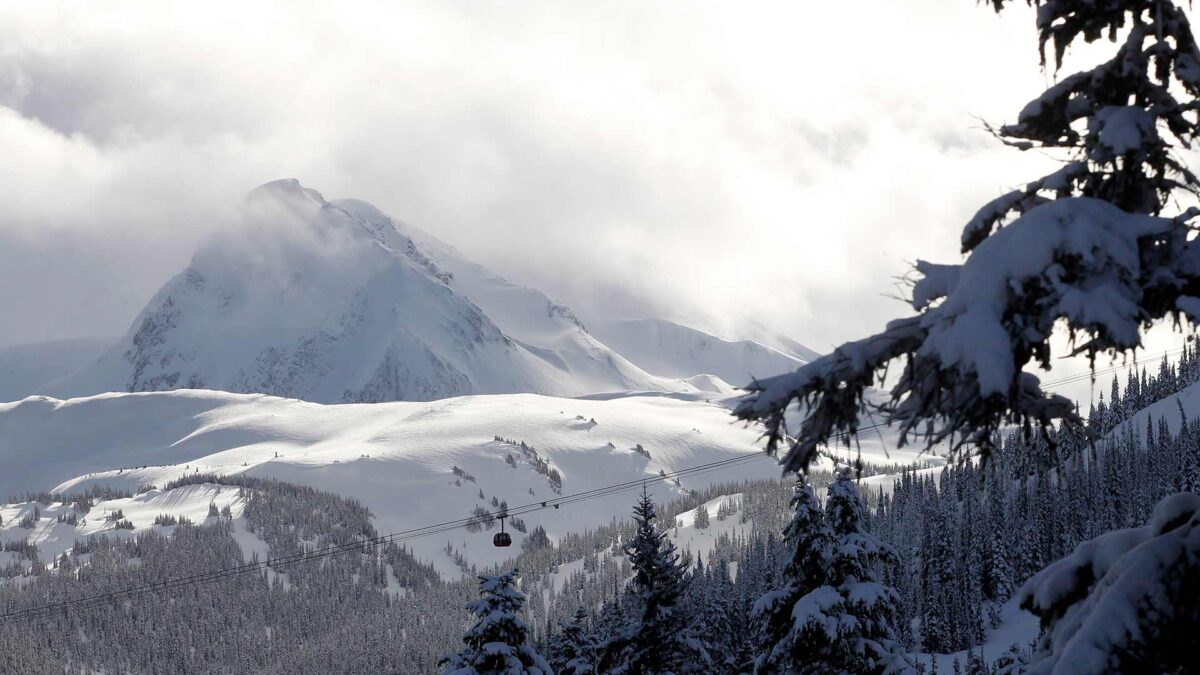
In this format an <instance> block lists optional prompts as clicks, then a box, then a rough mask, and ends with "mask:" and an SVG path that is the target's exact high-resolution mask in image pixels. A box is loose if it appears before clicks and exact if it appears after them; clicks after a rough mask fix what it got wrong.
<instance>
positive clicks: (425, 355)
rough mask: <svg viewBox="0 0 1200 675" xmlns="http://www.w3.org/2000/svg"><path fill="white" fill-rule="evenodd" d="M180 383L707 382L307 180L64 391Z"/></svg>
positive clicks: (540, 389)
mask: <svg viewBox="0 0 1200 675" xmlns="http://www.w3.org/2000/svg"><path fill="white" fill-rule="evenodd" d="M177 388H205V389H219V390H224V391H232V392H261V393H268V394H273V395H278V396H286V397H293V398H301V399H305V400H310V401H319V402H329V403H333V402H376V401H392V400H432V399H437V398H444V397H448V396H458V395H464V394H476V393H506V392H535V393H542V394H549V395H565V396H570V395H578V394H584V393H594V392H600V391H617V390H648V391H694V389H693V388H692V387H691V386H690V385H688V384H687V383H684V382H681V381H678V380H676V381H672V380H669V379H665V378H660V377H655V376H652V375H650V374H648V373H646V372H645V371H644V370H642V369H640V368H638V367H637V366H634V365H633V364H631V363H629V362H628V361H627V360H625V359H624V358H622V357H621V356H619V355H618V354H617V353H615V352H613V351H612V350H611V349H609V348H607V347H605V346H604V345H603V344H601V343H600V342H599V341H597V340H596V339H595V338H593V337H591V336H590V335H589V334H588V333H587V332H586V330H584V328H583V327H582V325H580V323H579V322H578V320H576V319H575V318H574V316H573V315H572V314H571V312H570V310H568V309H567V308H565V307H563V306H561V305H558V304H557V303H554V302H553V301H552V300H550V299H549V298H548V297H546V296H545V295H543V294H541V293H540V292H538V291H535V290H532V289H527V288H521V287H519V286H515V285H513V284H510V283H508V282H506V281H505V280H504V279H501V278H499V277H497V276H496V275H493V274H491V273H489V272H488V271H487V270H485V269H483V268H482V267H479V266H478V265H474V264H472V263H470V262H469V261H467V260H466V259H465V258H462V256H460V255H458V254H457V252H455V251H454V249H452V248H450V247H449V246H446V245H444V244H441V243H440V242H437V241H436V240H434V239H432V238H431V237H428V236H427V235H423V234H422V233H418V231H416V230H415V229H413V228H411V227H407V226H400V225H399V224H398V223H396V221H393V220H392V219H390V218H388V217H386V216H384V215H383V214H382V213H380V212H379V211H378V210H377V209H375V208H374V207H372V206H370V205H369V204H366V203H364V202H359V201H341V202H328V201H326V200H325V199H324V198H323V197H322V196H321V195H320V194H319V193H318V192H316V191H315V190H311V189H308V188H304V187H302V186H301V185H300V184H299V183H298V182H297V181H295V180H281V181H275V182H272V183H268V184H266V185H264V186H262V187H260V188H258V189H257V190H255V191H254V192H253V193H251V195H250V196H249V198H248V199H247V203H246V208H245V222H244V223H243V226H242V227H240V228H237V229H236V230H235V231H231V232H226V233H225V234H223V235H221V236H218V237H216V238H214V239H213V240H212V241H210V242H209V243H207V244H206V245H205V246H203V247H202V248H201V249H200V250H199V251H198V252H197V253H196V254H195V256H194V257H193V259H192V261H191V264H190V265H189V266H188V267H187V269H185V270H184V271H183V272H181V273H180V274H178V275H177V276H176V277H174V278H173V279H171V280H170V281H169V282H167V284H166V285H165V286H164V287H163V288H162V289H161V290H160V291H159V292H158V293H157V294H156V295H155V296H154V298H153V299H152V300H151V301H150V303H149V304H148V305H147V306H146V308H145V309H144V310H143V311H142V313H141V315H140V316H138V317H137V319H136V320H135V321H134V322H133V325H132V326H131V327H130V329H129V331H128V332H127V334H126V335H125V336H124V337H123V338H122V339H121V341H120V342H119V343H118V344H116V345H115V346H114V347H112V348H111V349H110V350H109V351H108V352H106V353H105V354H104V355H103V356H102V357H101V358H100V359H99V360H98V361H97V362H95V363H93V364H91V365H90V366H88V367H86V368H84V369H82V370H81V371H79V372H77V373H75V374H72V375H70V376H67V377H65V378H63V379H61V380H58V381H57V382H55V383H53V384H52V385H50V386H48V387H45V389H46V391H47V393H50V394H54V395H60V396H76V395H88V394H96V393H100V392H105V391H155V390H169V389H177Z"/></svg>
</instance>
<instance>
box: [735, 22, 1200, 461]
mask: <svg viewBox="0 0 1200 675" xmlns="http://www.w3.org/2000/svg"><path fill="white" fill-rule="evenodd" d="M991 4H993V5H994V6H995V8H996V9H997V11H999V10H1001V9H1002V8H1003V7H1004V6H1005V0H992V3H991ZM1032 4H1035V5H1037V7H1038V11H1037V28H1038V31H1039V34H1040V40H1041V44H1042V47H1043V49H1045V48H1046V47H1047V46H1051V47H1052V48H1053V52H1054V56H1055V65H1056V67H1060V66H1061V62H1062V57H1063V54H1064V53H1065V52H1066V50H1067V48H1068V46H1070V45H1071V44H1073V43H1074V42H1076V41H1077V40H1086V41H1089V42H1090V41H1095V40H1097V39H1099V38H1101V37H1105V36H1107V37H1108V38H1109V39H1110V40H1113V41H1114V42H1116V41H1120V44H1119V46H1118V48H1117V53H1116V54H1115V55H1114V56H1113V58H1112V59H1110V60H1109V61H1105V62H1103V63H1101V64H1099V65H1097V66H1096V67H1094V68H1092V69H1090V70H1086V71H1083V72H1079V73H1075V74H1073V75H1070V76H1067V77H1063V78H1060V79H1059V80H1058V82H1057V83H1056V84H1054V85H1053V86H1051V87H1050V88H1049V89H1048V90H1047V91H1046V92H1045V93H1044V94H1043V95H1041V96H1039V97H1038V98H1037V99H1035V100H1034V101H1032V102H1030V103H1029V104H1028V105H1026V106H1025V107H1024V108H1023V109H1022V110H1021V112H1020V114H1019V115H1018V117H1017V121H1016V122H1015V123H1013V124H1009V125H1005V126H1002V127H1000V128H999V129H998V130H997V131H996V133H997V134H998V135H999V136H1000V138H1001V139H1002V140H1004V141H1005V142H1006V143H1008V144H1010V145H1013V146H1015V147H1018V148H1021V149H1031V148H1039V149H1043V150H1048V151H1050V152H1051V154H1054V153H1057V154H1060V155H1062V159H1063V160H1064V162H1065V163H1064V166H1063V167H1062V168H1061V169H1059V170H1057V171H1055V172H1053V173H1051V174H1050V175H1047V176H1044V177H1042V178H1040V179H1037V180H1035V181H1033V182H1031V183H1029V184H1027V185H1026V186H1025V187H1024V188H1022V189H1019V190H1016V191H1013V192H1011V193H1008V194H1006V195H1003V196H1001V197H999V198H997V199H995V200H993V201H992V202H990V203H988V204H986V205H984V206H983V208H981V209H980V210H979V212H978V213H976V215H975V216H974V217H973V218H972V219H971V220H970V221H969V222H968V223H967V225H966V227H965V228H964V230H963V234H962V249H963V252H964V253H966V254H967V256H968V257H967V258H966V260H965V261H964V262H963V263H962V264H949V265H937V264H933V263H929V262H924V261H919V262H918V263H917V267H916V271H917V272H918V274H920V275H921V278H920V279H919V280H918V281H917V282H916V283H915V286H914V287H913V292H912V306H913V308H914V309H915V310H916V312H917V313H916V314H915V315H913V316H909V317H906V318H901V319H898V320H895V321H892V322H891V323H889V324H888V325H887V327H886V328H885V329H884V330H883V331H882V332H880V333H878V334H876V335H873V336H870V337H868V338H865V339H862V340H858V341H854V342H849V343H846V344H844V345H842V346H840V347H838V348H837V349H834V350H833V351H832V352H831V353H829V354H828V355H826V356H824V357H822V358H819V359H815V360H813V361H811V362H809V363H807V364H805V365H804V366H802V367H800V368H799V369H798V370H797V371H796V372H794V373H791V374H786V375H781V376H777V377H773V378H769V379H765V380H759V381H756V382H754V383H752V384H751V385H750V389H751V390H752V392H753V394H752V395H751V396H750V397H749V398H748V399H746V400H745V401H744V402H743V403H742V404H740V405H739V407H738V409H737V415H738V416H740V417H741V418H743V419H747V420H762V421H764V422H765V423H766V424H767V430H768V447H769V449H770V450H771V451H772V452H774V451H775V450H777V449H778V447H779V446H780V445H781V444H783V443H785V442H787V443H789V444H790V445H789V447H788V448H787V452H786V454H785V455H784V456H783V458H782V463H783V464H784V466H785V467H786V468H788V469H791V470H801V469H804V468H806V467H808V466H809V465H810V464H811V463H812V461H813V460H814V458H815V457H816V455H817V451H818V449H819V448H821V447H823V446H824V445H825V444H826V443H827V442H829V441H831V440H836V439H837V438H838V437H839V436H840V435H843V434H850V433H853V432H854V431H855V430H856V429H857V428H858V424H859V420H860V419H861V413H862V412H863V409H864V407H866V399H865V398H864V394H865V392H866V390H867V388H868V387H870V386H872V385H874V384H876V381H877V380H878V379H879V378H878V377H877V376H878V375H879V374H881V373H883V372H884V370H885V369H886V368H887V366H888V365H890V364H891V363H892V362H893V361H897V360H899V361H901V362H902V364H903V365H902V372H901V376H900V377H899V379H898V380H897V381H896V383H895V385H894V386H892V389H891V399H890V401H889V402H888V403H886V404H884V405H883V406H882V407H883V413H884V416H885V417H886V419H888V420H889V421H892V422H895V423H898V424H899V427H900V430H901V440H902V442H903V441H905V440H907V439H908V438H909V437H910V436H911V437H917V438H921V439H923V440H925V441H927V442H929V443H935V442H940V441H947V442H949V443H951V444H952V446H953V447H955V448H961V447H962V446H963V444H967V443H970V444H973V445H974V446H975V447H977V448H979V449H980V450H981V451H982V452H985V453H986V452H989V451H990V450H991V449H992V446H993V442H994V439H995V436H996V434H995V432H997V431H998V430H999V429H1000V428H1002V427H1003V426H1005V425H1008V424H1020V425H1022V426H1025V427H1026V428H1029V427H1030V426H1035V425H1036V426H1038V427H1040V428H1041V429H1042V431H1043V433H1047V432H1048V430H1049V429H1050V428H1051V424H1052V423H1053V422H1054V421H1055V420H1062V421H1063V422H1065V423H1068V424H1079V423H1080V422H1081V420H1080V419H1079V417H1078V414H1077V412H1076V411H1075V409H1074V405H1073V403H1072V402H1071V401H1069V400H1067V399H1066V398H1063V397H1061V396H1057V395H1051V394H1048V393H1046V392H1045V391H1044V390H1043V389H1042V387H1041V383H1040V382H1039V380H1038V378H1037V377H1035V376H1034V375H1033V374H1031V373H1027V372H1024V370H1023V368H1024V367H1025V366H1026V365H1028V364H1030V363H1034V362H1036V363H1037V364H1040V365H1042V366H1044V367H1046V368H1049V367H1050V366H1051V365H1052V361H1053V359H1052V355H1051V349H1050V343H1049V341H1050V335H1051V332H1052V330H1054V329H1055V327H1056V326H1057V325H1059V322H1061V323H1062V324H1063V325H1065V327H1066V328H1067V330H1068V332H1069V333H1070V334H1071V336H1072V337H1073V338H1074V340H1075V341H1076V345H1077V346H1076V347H1075V349H1076V351H1078V352H1081V353H1083V354H1087V355H1089V356H1090V357H1092V358H1094V357H1095V356H1096V355H1097V354H1099V353H1102V352H1111V353H1127V352H1129V351H1131V350H1133V349H1135V348H1137V347H1139V346H1140V344H1141V332H1140V329H1141V328H1142V327H1143V326H1146V325H1149V324H1151V323H1154V322H1156V321H1160V320H1163V319H1165V318H1174V319H1176V320H1178V319H1180V318H1186V319H1187V320H1188V321H1190V322H1191V323H1193V324H1195V323H1198V322H1200V242H1197V241H1190V239H1191V236H1190V234H1191V225H1190V222H1191V221H1192V219H1193V218H1194V216H1195V215H1196V213H1198V211H1197V210H1195V209H1189V210H1187V211H1184V212H1182V213H1179V214H1177V215H1175V216H1173V217H1163V212H1164V211H1165V210H1167V209H1168V207H1169V205H1171V204H1172V203H1173V202H1172V200H1171V197H1172V195H1174V194H1177V193H1178V192H1180V191H1187V192H1192V193H1197V192H1200V180H1198V179H1197V178H1196V176H1195V175H1193V173H1192V172H1191V171H1189V170H1188V169H1187V168H1186V167H1185V166H1184V165H1183V164H1182V162H1181V161H1180V160H1179V159H1178V158H1177V157H1176V155H1175V149H1176V148H1178V147H1188V146H1189V145H1190V143H1191V141H1192V140H1193V139H1194V138H1195V137H1196V136H1197V133H1198V131H1200V126H1198V123H1197V101H1196V97H1197V96H1198V95H1200V50H1198V49H1197V47H1196V43H1195V40H1194V38H1193V36H1192V31H1191V28H1190V26H1189V23H1188V19H1187V16H1186V15H1185V14H1184V12H1183V10H1182V9H1180V8H1179V7H1178V6H1177V5H1176V4H1175V3H1174V2H1172V1H1171V0H1105V1H1099V0H1032ZM1179 97H1183V98H1182V99H1181V98H1179ZM1144 389H1145V387H1142V386H1141V383H1140V382H1139V385H1138V391H1137V393H1136V394H1134V395H1133V397H1132V398H1133V400H1134V401H1137V400H1138V398H1139V397H1141V396H1142V390H1144ZM1129 401H1130V396H1129V395H1127V396H1125V397H1124V398H1123V400H1122V403H1123V404H1126V405H1128V404H1129ZM794 402H799V403H801V404H802V405H801V408H802V409H803V410H806V411H808V412H807V414H806V416H805V418H804V419H803V421H802V423H801V425H800V428H799V430H793V432H794V440H792V438H793V436H791V435H789V432H788V430H787V429H786V428H785V421H784V420H785V410H787V409H788V408H789V406H790V405H791V404H792V403H794ZM1139 404H1140V403H1139Z"/></svg>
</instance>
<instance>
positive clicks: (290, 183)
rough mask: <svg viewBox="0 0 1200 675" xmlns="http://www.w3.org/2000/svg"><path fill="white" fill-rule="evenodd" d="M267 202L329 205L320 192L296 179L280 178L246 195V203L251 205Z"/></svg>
mask: <svg viewBox="0 0 1200 675" xmlns="http://www.w3.org/2000/svg"><path fill="white" fill-rule="evenodd" d="M265 200H270V201H273V202H285V203H289V204H291V203H297V202H299V203H301V204H303V203H306V202H307V203H311V204H315V205H317V206H326V205H327V204H329V202H327V201H325V197H323V196H322V195H321V193H320V192H317V191H316V190H314V189H312V188H306V187H304V186H303V185H301V184H300V181H299V180H296V179H295V178H280V179H278V180H273V181H269V182H266V183H263V184H262V185H259V186H258V187H256V188H254V189H253V190H251V191H250V193H249V194H247V195H246V202H247V203H249V204H254V203H257V202H260V201H265Z"/></svg>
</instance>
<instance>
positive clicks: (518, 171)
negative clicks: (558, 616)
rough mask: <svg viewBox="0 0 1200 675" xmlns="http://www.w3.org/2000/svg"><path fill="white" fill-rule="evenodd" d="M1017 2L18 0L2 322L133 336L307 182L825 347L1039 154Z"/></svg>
mask: <svg viewBox="0 0 1200 675" xmlns="http://www.w3.org/2000/svg"><path fill="white" fill-rule="evenodd" d="M959 5H961V6H959ZM1014 10H1015V11H1013V12H1012V14H1011V15H1010V16H1005V17H1002V18H997V17H995V16H994V15H993V14H992V13H991V12H990V11H987V10H986V9H985V8H983V7H975V6H973V5H972V3H956V4H954V5H953V6H948V5H947V4H946V3H945V2H943V1H935V0H907V1H897V2H882V1H881V2H876V3H868V5H867V6H865V7H860V8H856V9H854V10H849V9H847V8H846V7H845V6H844V5H840V4H838V3H792V4H790V5H789V4H781V5H774V4H761V5H760V4H756V3H749V4H747V3H736V4H730V3H694V2H678V3H654V4H647V3H634V2H630V3H622V4H611V3H585V2H579V3H554V4H551V5H546V4H545V3H517V2H514V3H501V4H490V3H471V2H446V3H441V2H439V3H428V4H410V3H402V4H393V3H362V2H350V3H336V4H335V3H329V4H324V5H319V4H308V3H290V2H288V3H284V2H239V3H232V2H227V3H202V4H196V3H191V4H188V3H161V2H145V3H142V4H137V3H121V4H120V5H110V6H104V7H100V6H86V7H81V6H78V5H76V4H74V3H66V2H62V3H59V2H54V1H48V2H43V3H38V9H36V10H30V9H29V8H28V3H18V2H5V3H3V4H0V45H3V46H2V47H0V155H2V156H4V157H5V161H4V162H2V163H0V204H4V207H3V210H2V211H0V289H2V290H0V344H5V343H8V344H11V343H16V342H24V341H32V340H40V339H48V338H61V337H71V336H81V335H112V334H117V333H120V332H122V331H124V329H125V328H126V327H127V326H128V323H129V322H130V321H131V320H132V318H133V315H134V313H135V312H136V311H137V309H138V308H139V307H140V306H141V303H143V302H145V300H146V299H148V298H149V297H150V295H151V294H153V292H154V291H155V290H157V288H158V286H159V285H160V284H161V283H162V282H163V281H164V280H165V279H166V278H168V277H169V276H170V275H172V274H174V273H175V272H177V271H178V270H179V269H181V268H182V267H183V265H185V264H186V262H187V260H188V259H189V257H190V256H191V254H192V252H193V251H194V250H195V249H196V248H197V246H198V245H199V244H200V242H202V241H204V240H205V238H206V237H207V236H208V235H209V234H210V233H211V232H212V231H213V229H214V228H216V227H218V226H220V225H221V224H222V223H227V222H229V218H230V213H231V212H232V211H233V209H235V208H236V207H237V205H238V203H239V202H240V200H241V199H242V197H243V195H244V194H245V193H246V192H248V191H249V190H250V189H252V188H253V187H255V186H256V185H258V184H260V183H263V182H266V181H268V180H272V179H275V178H281V177H296V178H299V179H300V180H301V182H303V183H304V184H305V185H307V186H310V187H313V188H316V189H318V190H320V191H321V192H322V193H323V194H325V196H326V197H328V198H330V199H333V198H340V197H357V198H362V199H365V200H368V201H370V202H372V203H374V204H376V205H377V206H379V207H380V208H381V209H382V210H384V211H385V212H387V213H389V214H390V215H392V216H394V217H396V218H398V219H401V220H405V221H407V222H410V223H412V224H414V225H416V226H418V227H421V228H423V229H425V230H427V231H429V232H431V233H433V234H435V235H437V236H439V237H440V238H442V239H444V240H446V241H448V242H450V243H452V244H454V245H456V246H457V247H458V248H459V249H461V250H462V251H463V252H464V253H465V254H467V255H468V256H470V257H473V258H475V259H476V260H478V261H479V262H481V263H483V264H485V265H488V266H490V267H492V268H493V269H496V270H497V271H499V272H500V273H502V274H505V275H506V276H509V277H511V278H513V279H514V280H516V281H520V282H525V283H529V284H532V285H536V286H538V287H541V288H543V289H544V290H546V291H547V292H549V293H550V294H551V295H554V296H556V297H558V298H559V299H561V300H563V301H566V302H567V303H568V304H572V305H574V306H576V307H577V309H579V310H581V311H582V312H583V313H584V314H585V315H587V314H591V315H600V314H621V313H626V314H636V313H642V312H655V313H659V314H662V315H666V316H668V317H672V318H677V319H681V320H685V321H696V322H701V323H706V324H708V325H710V326H712V327H713V328H715V329H718V330H726V331H730V330H732V329H734V328H735V327H736V324H737V323H738V322H739V321H741V320H742V319H743V318H744V317H746V316H749V315H757V316H761V317H766V318H767V319H768V322H769V323H772V324H774V325H776V326H778V327H780V328H783V329H786V330H788V331H789V332H791V333H792V334H793V335H795V336H796V337H797V338H798V339H800V340H802V341H806V342H810V343H811V344H812V346H814V347H815V348H818V349H820V348H823V347H827V346H829V345H830V344H832V343H834V342H836V341H840V340H843V339H847V338H851V337H854V336H856V335H858V334H860V333H861V332H863V331H865V330H872V329H876V328H878V327H880V325H881V324H882V322H883V321H884V320H885V319H886V318H888V317H890V316H892V315H894V314H896V313H899V312H903V311H904V310H903V308H902V307H901V306H899V305H898V303H896V302H895V301H893V300H890V299H888V298H886V297H884V296H885V294H887V293H889V292H892V291H893V290H894V289H893V288H892V282H893V278H894V277H895V276H896V275H898V274H902V273H903V272H904V271H905V269H906V265H907V264H908V262H910V261H911V260H913V259H915V258H916V257H918V256H921V257H934V258H940V259H948V260H953V259H956V256H957V246H956V242H957V240H958V233H959V232H958V231H959V228H960V226H961V224H962V223H963V222H965V221H966V219H967V218H968V217H969V216H970V215H971V213H972V212H973V211H974V209H975V208H977V207H978V206H979V205H980V204H981V203H982V201H983V200H984V199H987V198H988V197H990V196H993V195H995V194H996V193H998V192H999V191H1000V190H1001V189H1004V188H1006V187H1008V186H1011V185H1015V184H1017V183H1019V182H1021V181H1022V180H1025V179H1028V178H1031V177H1034V176H1036V175H1040V174H1039V173H1038V172H1039V170H1040V169H1041V167H1042V166H1044V165H1045V164H1046V160H1045V158H1041V157H1038V156H1035V155H1022V154H1021V153H1016V152H1015V151H1011V150H1005V149H1002V148H999V147H998V145H997V144H995V143H994V142H992V141H991V140H990V139H989V138H988V137H987V135H986V134H985V133H984V132H983V131H982V130H981V129H980V124H979V122H978V119H977V118H978V117H979V116H982V117H984V118H987V119H993V120H1003V119H1010V118H1011V117H1012V116H1013V115H1014V114H1015V112H1016V111H1017V110H1019V108H1020V106H1021V105H1022V104H1023V103H1024V101H1025V99H1027V98H1029V97H1032V96H1034V95H1036V94H1037V93H1039V92H1040V89H1041V87H1042V85H1043V84H1044V79H1043V76H1042V74H1041V73H1040V72H1039V71H1038V69H1037V55H1036V48H1035V39H1036V38H1035V36H1034V34H1033V28H1032V18H1031V14H1030V12H1029V11H1028V10H1026V9H1024V8H1019V7H1016V6H1014Z"/></svg>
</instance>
